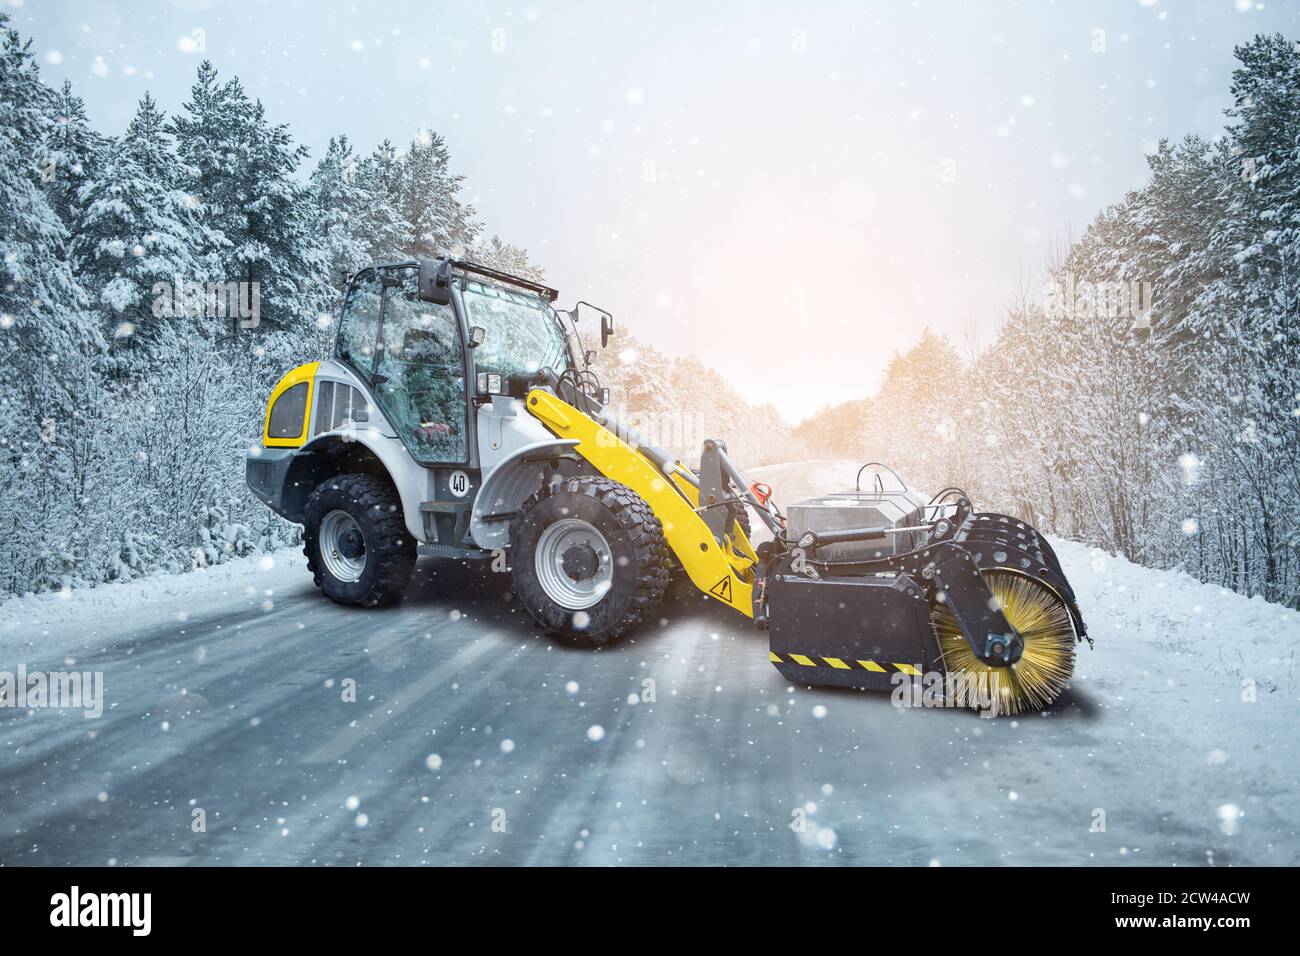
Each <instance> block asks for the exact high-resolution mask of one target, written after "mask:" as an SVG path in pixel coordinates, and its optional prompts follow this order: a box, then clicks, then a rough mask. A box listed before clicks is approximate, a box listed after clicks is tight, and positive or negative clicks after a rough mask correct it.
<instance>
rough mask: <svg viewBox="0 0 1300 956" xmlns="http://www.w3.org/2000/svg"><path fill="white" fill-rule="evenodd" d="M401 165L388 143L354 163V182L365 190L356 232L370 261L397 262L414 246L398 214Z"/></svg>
mask: <svg viewBox="0 0 1300 956" xmlns="http://www.w3.org/2000/svg"><path fill="white" fill-rule="evenodd" d="M402 175H403V173H402V163H401V160H400V159H399V158H398V156H397V149H396V148H395V147H394V146H393V144H392V143H391V142H389V141H388V140H384V141H383V142H382V143H380V144H379V146H377V147H376V148H375V150H374V152H372V153H371V154H370V155H369V156H367V157H366V158H364V159H362V160H361V161H360V162H359V163H358V164H357V183H358V184H359V185H360V186H361V188H362V189H363V190H365V206H364V210H363V214H362V217H361V222H360V224H359V227H358V233H359V235H360V236H361V238H362V239H363V241H365V242H366V243H367V249H368V256H367V258H368V259H369V261H370V262H400V261H402V260H403V259H408V258H410V257H411V256H412V255H413V254H414V253H413V252H412V250H413V249H414V247H415V238H414V236H415V227H414V226H412V225H411V223H410V222H408V221H407V220H406V219H405V218H404V217H403V215H402V212H401V208H400V207H401V201H402Z"/></svg>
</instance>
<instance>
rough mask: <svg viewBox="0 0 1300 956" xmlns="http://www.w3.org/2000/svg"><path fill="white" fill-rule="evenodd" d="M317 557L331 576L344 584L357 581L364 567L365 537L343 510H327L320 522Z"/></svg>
mask: <svg viewBox="0 0 1300 956" xmlns="http://www.w3.org/2000/svg"><path fill="white" fill-rule="evenodd" d="M320 556H321V560H322V561H323V562H324V563H325V570H327V571H328V572H329V573H330V574H331V575H332V576H333V577H334V578H336V579H337V580H339V581H342V582H344V583H345V584H350V583H352V582H353V581H359V580H361V575H362V574H363V573H364V572H365V570H366V539H365V537H364V536H363V535H362V534H361V526H360V525H358V524H357V522H356V519H355V518H353V517H352V515H350V514H348V513H347V512H346V511H331V512H330V513H329V514H327V515H326V516H325V518H324V520H323V521H321V523H320Z"/></svg>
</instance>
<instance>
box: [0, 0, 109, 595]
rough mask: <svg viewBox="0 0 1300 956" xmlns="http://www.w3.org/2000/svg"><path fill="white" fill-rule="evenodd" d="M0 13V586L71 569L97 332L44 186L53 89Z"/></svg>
mask: <svg viewBox="0 0 1300 956" xmlns="http://www.w3.org/2000/svg"><path fill="white" fill-rule="evenodd" d="M29 46H30V44H27V43H24V42H23V41H22V40H21V39H20V38H19V36H18V34H17V32H16V31H14V30H12V29H10V28H9V26H8V17H7V16H5V15H4V14H0V456H3V461H4V467H2V468H0V569H3V579H0V590H4V591H9V592H13V591H17V590H25V589H27V588H31V587H35V588H43V587H57V586H60V585H61V584H63V583H65V582H66V581H67V580H69V578H70V577H71V576H73V575H75V574H76V569H77V564H78V561H79V559H80V558H81V557H82V556H83V553H84V552H83V551H82V549H81V548H80V547H79V546H78V543H77V542H76V541H74V540H73V532H74V530H75V529H76V526H77V522H78V519H79V518H81V517H82V515H83V510H84V507H86V506H87V505H88V504H89V500H88V499H86V498H85V497H84V496H83V497H82V498H80V499H79V498H78V497H77V496H78V493H79V492H84V491H85V482H86V481H87V480H88V479H89V477H90V475H91V473H92V472H91V468H92V462H90V461H89V459H88V457H87V456H86V455H85V454H84V451H85V447H86V446H85V444H84V442H82V441H81V439H83V438H84V436H85V429H84V428H83V427H82V422H83V420H84V416H86V415H88V414H90V409H91V406H92V405H93V403H94V402H95V400H96V398H97V394H98V392H97V389H96V388H95V370H94V360H95V358H96V357H97V356H98V355H99V354H100V353H101V352H102V350H103V339H102V337H101V336H100V335H99V334H98V330H97V329H96V327H95V324H94V322H93V320H92V319H91V317H90V316H89V315H88V314H87V311H86V308H85V305H86V299H85V294H84V292H83V290H82V289H81V286H80V285H79V283H78V282H77V280H76V278H75V277H74V276H73V273H72V270H71V268H70V267H69V265H68V262H67V259H66V256H65V247H66V243H67V231H66V229H65V228H64V226H63V224H62V223H61V222H60V220H59V217H58V215H57V214H56V213H55V211H54V209H53V208H52V207H51V205H50V203H49V202H48V200H47V198H46V195H45V192H44V190H43V188H42V186H43V183H42V179H41V174H42V169H43V168H44V165H45V157H44V155H43V153H42V151H41V150H40V149H39V148H38V149H36V150H34V149H33V144H37V145H38V146H39V144H42V143H45V142H47V141H48V140H47V137H48V136H49V133H50V128H51V126H52V124H53V123H54V116H55V114H56V112H57V98H56V97H55V95H54V94H53V92H52V91H50V90H49V89H48V88H47V87H46V86H44V84H42V83H41V81H40V76H39V71H38V69H37V67H36V64H35V62H34V60H33V58H32V56H31V53H30V50H29Z"/></svg>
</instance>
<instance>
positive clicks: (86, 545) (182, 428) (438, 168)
mask: <svg viewBox="0 0 1300 956" xmlns="http://www.w3.org/2000/svg"><path fill="white" fill-rule="evenodd" d="M0 28H3V30H4V32H3V45H2V48H0V235H2V236H3V239H0V243H2V244H3V249H4V273H3V275H4V285H3V288H2V289H0V313H2V315H0V327H2V328H0V336H2V338H0V343H2V344H0V349H3V351H2V352H0V408H2V409H3V415H2V416H0V418H2V420H0V448H2V453H3V455H4V459H5V465H4V468H3V478H2V479H0V480H2V481H3V488H2V493H0V540H2V543H0V569H3V570H2V571H0V574H2V575H3V577H2V578H0V594H5V593H9V594H14V593H21V592H24V591H28V590H45V589H51V588H62V587H66V586H69V585H75V584H86V583H96V582H102V581H111V580H118V579H123V578H130V577H134V576H137V575H140V574H143V573H147V572H149V571H153V570H157V569H170V570H182V569H185V568H189V567H197V566H204V565H207V564H210V563H212V562H216V561H220V560H223V559H224V558H227V557H229V556H234V555H242V554H248V553H250V552H252V551H255V550H258V549H262V548H270V547H274V546H277V545H279V544H283V543H287V542H291V541H294V540H296V528H295V527H294V526H291V525H288V524H286V523H284V522H282V521H280V520H279V519H276V518H275V517H274V516H273V515H271V514H270V513H269V512H268V510H267V509H266V508H265V507H263V506H261V504H260V503H259V502H257V501H256V500H255V499H253V498H252V497H251V496H250V495H249V494H248V493H247V490H246V489H245V487H244V479H243V465H242V461H241V458H242V455H243V452H244V450H245V449H246V448H247V447H248V445H249V444H250V443H251V442H252V441H253V440H254V438H255V436H256V433H257V423H258V422H259V421H260V420H261V415H262V412H263V409H264V403H265V400H266V393H267V391H268V389H269V387H270V384H271V383H274V382H275V381H276V380H277V379H278V378H279V376H280V375H281V374H283V372H284V371H286V370H287V369H289V368H292V367H293V366H294V365H297V364H299V363H301V362H303V361H309V360H311V359H313V358H317V357H320V356H321V355H322V354H324V353H325V352H326V350H327V349H328V347H329V345H330V343H331V341H332V326H333V318H334V316H336V315H337V306H338V296H339V293H340V291H341V289H342V282H343V277H344V275H345V273H346V272H347V271H348V270H352V269H356V268H357V267H358V266H360V265H363V264H365V263H367V262H371V261H392V260H397V259H406V258H411V257H413V256H432V255H435V254H439V253H442V252H444V251H445V250H450V249H454V248H456V249H460V248H463V249H466V250H469V251H468V253H467V254H468V255H469V256H471V257H473V258H477V259H480V260H482V261H486V262H488V263H490V264H493V265H496V266H498V267H502V268H507V269H512V270H516V271H522V272H531V271H533V269H532V266H531V265H530V264H529V263H528V261H527V256H526V254H525V253H524V252H523V251H522V250H519V249H516V248H514V247H512V246H510V245H509V244H507V243H504V242H502V241H501V240H499V239H497V238H496V237H485V235H484V233H483V231H482V227H481V225H480V224H479V223H478V222H477V221H476V218H475V211H474V209H473V208H472V207H470V206H469V205H467V204H465V203H463V202H462V201H461V199H460V196H459V187H460V182H461V177H459V176H457V175H455V174H453V173H452V172H451V171H450V165H449V157H448V152H447V148H446V145H445V143H444V142H443V140H442V139H441V138H440V137H439V136H437V135H436V134H434V133H432V132H429V131H424V130H422V131H420V132H419V133H418V134H417V135H416V137H415V139H414V140H413V141H412V142H411V143H410V144H409V145H407V146H406V147H404V148H401V149H399V148H398V147H396V146H395V145H394V144H392V143H390V142H384V143H382V144H380V145H379V146H378V147H377V148H376V149H374V150H373V152H371V153H369V154H368V155H364V156H361V155H358V154H357V153H355V152H354V149H353V147H352V145H351V144H350V143H349V142H348V140H347V138H346V136H342V135H340V136H339V137H338V138H337V139H335V140H332V141H331V142H330V145H329V148H328V150H327V151H326V153H325V155H324V156H322V157H321V158H320V160H319V162H317V163H316V164H315V167H314V168H313V169H311V172H310V176H309V178H307V179H306V181H303V179H302V178H301V177H300V176H299V172H300V170H301V169H302V167H303V165H304V163H305V162H306V160H307V155H306V150H305V149H304V148H303V147H301V146H297V145H295V143H294V141H293V138H292V136H291V134H290V132H289V130H288V129H287V128H286V127H285V126H283V125H275V124H272V123H271V122H270V121H269V120H268V119H267V118H266V115H265V113H264V110H263V107H262V105H261V104H260V103H259V102H258V101H257V100H256V99H254V98H252V97H250V96H249V95H248V93H247V92H246V91H245V90H244V88H243V86H242V85H241V84H240V82H239V80H238V79H237V78H233V77H232V78H223V77H222V76H220V75H219V73H218V71H217V70H216V69H215V68H214V67H213V66H212V65H211V64H210V63H207V62H205V63H203V65H202V66H201V67H200V68H199V71H198V76H197V79H196V81H195V83H194V86H193V89H192V90H191V93H190V97H189V99H188V101H187V102H186V103H185V107H184V109H183V111H182V112H181V113H180V114H179V115H176V116H172V117H167V116H164V115H163V114H162V113H161V112H160V111H159V109H158V107H157V106H156V104H155V103H154V101H153V100H152V99H151V98H150V97H148V96H146V97H145V98H144V99H142V100H141V101H140V103H139V107H138V109H137V111H136V114H135V116H134V118H133V119H132V121H131V123H130V125H129V127H128V128H127V130H126V132H125V133H124V134H123V135H122V136H120V137H110V136H105V135H102V134H101V133H99V132H97V131H96V130H95V129H94V126H93V124H92V123H91V122H90V120H89V119H88V117H87V116H86V113H85V110H84V108H83V105H82V102H81V100H80V99H79V98H78V97H77V96H76V94H75V92H74V91H73V90H72V89H71V87H70V86H69V85H68V84H64V86H63V88H62V89H59V90H54V89H51V88H49V87H48V86H46V85H45V84H44V83H43V82H42V81H41V79H40V76H39V71H38V68H37V66H36V63H35V61H34V59H33V57H32V55H31V52H30V48H29V47H30V44H29V42H27V41H25V40H24V39H23V38H22V37H20V36H19V35H18V34H17V32H16V31H14V30H12V29H9V28H8V24H7V22H6V18H4V17H3V15H0ZM178 280H179V282H180V283H181V286H182V288H181V290H179V291H178V293H177V294H175V295H168V296H165V297H163V298H164V300H165V301H164V302H162V303H161V306H162V307H161V308H159V306H160V303H159V301H158V300H159V298H160V297H159V295H158V293H157V288H158V286H159V284H160V283H161V284H164V285H165V286H167V287H174V286H175V285H176V284H177V282H178ZM213 281H215V282H219V283H223V284H224V283H247V285H246V286H245V287H244V288H246V289H250V290H251V289H253V288H256V289H257V290H258V298H259V301H258V302H257V306H258V309H257V313H258V315H257V322H256V328H249V327H247V326H249V325H250V324H252V323H249V322H248V321H247V318H246V316H247V314H248V313H247V311H243V312H241V311H239V310H237V309H235V308H233V306H234V302H233V300H231V301H227V302H226V303H225V305H228V306H231V308H229V309H219V310H217V314H216V315H213V314H211V312H212V311H213V310H212V309H210V308H207V307H205V306H206V305H207V304H208V303H205V302H204V301H202V297H201V296H199V297H195V296H192V295H191V294H190V292H188V291H186V290H188V289H191V288H195V289H198V288H206V284H207V283H208V282H213ZM249 301H251V293H248V294H247V296H246V298H245V299H244V300H242V301H241V304H243V305H248V304H249ZM218 304H221V303H218Z"/></svg>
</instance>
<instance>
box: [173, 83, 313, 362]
mask: <svg viewBox="0 0 1300 956" xmlns="http://www.w3.org/2000/svg"><path fill="white" fill-rule="evenodd" d="M184 110H185V112H184V114H182V115H178V116H175V117H173V118H172V121H171V124H170V126H169V129H170V131H171V132H172V133H173V135H174V136H175V137H176V148H177V153H178V155H179V157H180V159H181V161H182V162H183V163H184V164H185V166H186V167H187V168H188V172H189V174H190V182H189V186H190V191H192V192H194V193H196V194H197V195H198V196H199V197H200V198H201V200H202V202H203V205H204V208H205V210H206V218H207V222H208V224H209V226H210V227H211V228H212V229H213V230H214V231H217V232H220V233H221V235H222V236H224V237H225V239H226V241H227V242H228V243H229V245H228V246H225V247H223V248H222V249H221V250H220V252H219V255H218V262H219V268H220V270H221V271H220V274H219V275H218V276H217V277H216V280H217V281H220V282H227V283H229V282H242V283H248V284H249V287H250V288H251V285H252V283H257V286H258V288H259V289H260V300H261V301H260V306H261V308H260V322H261V325H262V326H263V327H265V328H266V329H269V330H280V331H284V332H288V333H290V335H295V334H297V335H302V334H306V333H307V332H308V330H309V325H308V323H309V322H312V321H314V319H315V317H316V316H317V314H318V313H319V312H320V311H321V308H322V307H323V306H324V305H326V304H327V303H328V301H329V290H328V287H327V286H326V285H325V284H324V282H323V279H324V278H325V273H326V265H325V260H324V254H323V252H322V249H321V246H320V243H319V241H318V239H317V237H316V235H315V233H314V229H313V224H314V218H315V217H314V215H313V211H312V209H311V203H310V191H309V190H308V189H307V187H305V186H304V185H302V184H300V183H298V182H297V181H296V180H295V178H294V174H295V172H296V171H297V168H298V165H299V164H300V163H301V162H302V160H303V159H304V158H305V157H306V155H307V151H306V148H305V147H302V146H295V145H294V144H293V139H292V137H291V136H290V135H289V131H288V127H287V126H285V125H283V124H280V125H272V124H271V123H270V122H268V121H267V119H266V111H265V109H264V108H263V106H262V104H261V102H260V101H256V100H252V99H250V98H249V97H248V95H247V94H246V93H245V92H244V88H243V86H242V84H241V83H240V82H239V79H238V78H234V79H231V80H228V81H226V82H225V83H220V82H218V80H217V71H216V68H215V67H213V66H212V64H211V63H210V62H209V61H206V60H205V61H204V62H203V63H202V64H201V65H200V67H199V71H198V78H197V80H196V82H195V84H194V86H193V88H192V89H191V95H190V100H189V102H187V103H186V104H185V106H184ZM217 321H220V319H218V320H217ZM224 323H225V326H226V328H227V329H228V330H229V332H228V334H229V335H231V336H232V337H234V338H238V337H239V336H240V319H239V317H238V316H227V317H226V318H225V320H224Z"/></svg>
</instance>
